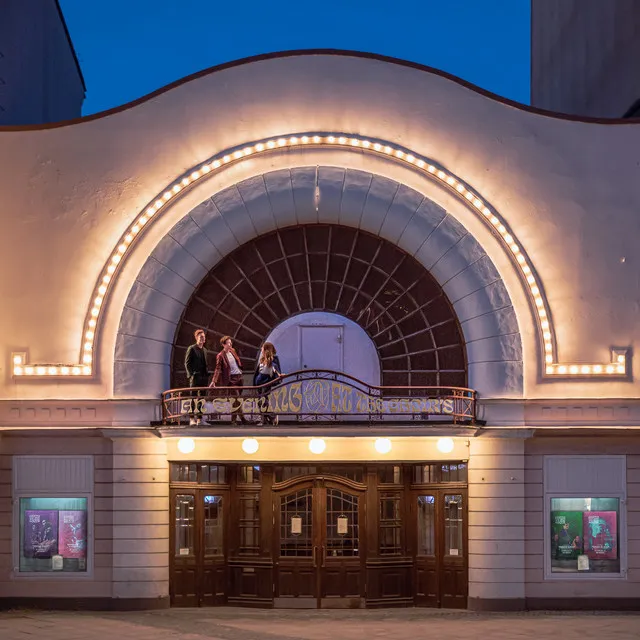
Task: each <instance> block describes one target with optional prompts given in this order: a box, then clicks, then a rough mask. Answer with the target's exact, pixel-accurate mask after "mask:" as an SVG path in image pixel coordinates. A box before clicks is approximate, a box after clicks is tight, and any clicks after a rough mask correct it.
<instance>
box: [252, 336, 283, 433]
mask: <svg viewBox="0 0 640 640" xmlns="http://www.w3.org/2000/svg"><path fill="white" fill-rule="evenodd" d="M281 377H282V370H281V369H280V360H279V358H278V356H277V355H276V348H275V347H274V346H273V344H272V343H271V342H265V343H264V344H263V345H262V349H261V350H260V358H258V364H257V366H256V370H255V373H254V374H253V386H254V387H262V385H267V383H269V382H271V384H269V385H268V386H265V387H263V388H262V389H260V391H259V392H258V394H259V396H260V401H259V406H260V413H261V414H262V418H261V421H262V420H263V421H264V422H265V423H266V424H274V425H275V424H278V416H277V415H276V414H274V413H269V411H268V409H269V391H271V389H272V387H273V386H274V383H275V381H276V380H278V379H280V378H281Z"/></svg>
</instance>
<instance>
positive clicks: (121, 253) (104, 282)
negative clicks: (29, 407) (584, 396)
mask: <svg viewBox="0 0 640 640" xmlns="http://www.w3.org/2000/svg"><path fill="white" fill-rule="evenodd" d="M304 145H308V146H314V145H328V146H336V147H347V148H357V149H364V150H368V151H373V152H376V153H380V154H382V155H386V156H390V157H393V158H395V159H397V160H399V161H401V162H404V163H406V164H408V165H411V166H413V167H417V168H418V169H420V170H421V171H423V172H424V173H426V174H429V175H430V176H431V177H432V178H434V179H436V180H438V181H439V182H441V183H442V184H443V185H446V186H447V187H449V188H450V189H452V190H453V191H454V192H455V193H456V194H457V195H458V196H459V197H460V198H461V199H463V200H464V201H466V202H467V204H468V205H469V206H470V207H471V209H472V210H475V211H476V212H478V213H479V214H480V215H481V216H482V217H483V219H485V220H486V222H487V223H488V224H489V225H490V226H491V227H492V228H493V229H494V230H495V231H496V232H497V233H498V235H499V236H500V238H501V239H502V241H503V242H504V244H505V245H506V246H507V247H508V249H509V251H510V252H511V255H512V257H513V259H514V260H515V262H516V264H517V265H518V267H519V269H520V272H521V275H522V277H523V279H524V281H525V282H526V283H527V286H528V290H529V293H530V295H531V297H532V299H533V303H534V305H535V309H536V314H537V318H538V325H539V328H540V332H541V335H542V339H543V343H544V357H545V372H546V373H547V374H548V375H553V376H558V375H561V376H563V375H564V376H566V375H571V376H574V375H589V376H594V375H595V376H602V375H604V376H608V375H620V374H624V373H625V372H626V366H625V364H626V363H625V361H624V359H623V360H622V361H620V360H618V361H616V362H614V363H613V364H611V365H609V364H605V365H600V364H585V365H561V364H554V363H555V351H554V337H553V331H552V326H551V322H550V319H549V313H548V309H547V305H546V301H545V299H544V297H543V296H542V293H541V291H542V289H541V286H540V284H539V283H538V281H537V279H536V276H535V274H534V272H533V270H532V268H531V265H530V264H529V261H528V260H527V257H526V256H525V254H524V253H523V251H522V249H521V248H520V246H519V245H518V243H517V242H516V240H515V239H514V237H513V235H512V234H511V232H510V230H509V229H508V228H507V226H506V225H505V222H504V220H502V219H501V218H500V217H499V216H498V215H496V213H495V212H494V211H492V210H491V209H490V208H489V207H487V205H486V204H485V203H484V202H483V200H482V199H481V198H480V197H479V196H478V194H476V193H475V192H474V191H472V190H470V189H468V188H467V186H466V185H465V184H464V183H462V182H461V181H460V180H458V179H457V178H456V177H455V176H453V175H451V174H450V173H447V172H446V171H443V170H442V169H441V168H439V167H437V166H435V165H434V164H431V163H430V162H428V161H427V160H425V159H423V158H420V157H419V156H416V155H414V154H412V153H407V152H406V151H405V150H403V149H400V148H398V147H394V146H391V145H389V144H386V143H381V142H377V141H372V140H368V139H366V138H362V137H359V136H344V135H319V134H307V135H300V136H289V137H280V138H273V139H270V140H264V141H262V142H258V143H256V144H251V145H248V146H245V147H244V148H242V149H237V150H235V151H228V152H224V153H222V154H220V155H218V156H216V157H215V158H214V159H212V160H210V161H208V162H206V163H205V164H203V165H200V166H199V167H197V168H194V170H193V171H191V172H190V173H189V175H186V176H184V177H183V178H181V179H179V180H177V181H176V182H175V183H173V184H172V185H170V186H169V187H168V188H167V189H166V190H164V191H163V192H162V193H160V194H158V196H157V197H156V199H155V201H154V202H153V204H151V205H150V206H149V207H147V208H146V209H145V210H144V211H143V212H142V213H141V214H140V215H138V216H137V217H136V219H135V220H134V222H133V223H132V224H131V225H130V226H129V228H128V229H127V231H126V232H125V233H124V234H123V236H122V237H121V238H120V241H119V242H118V245H117V247H116V248H115V250H114V251H113V252H112V254H111V257H110V259H109V261H108V263H107V265H106V266H105V267H104V269H103V272H102V274H101V276H100V280H99V282H98V284H97V286H96V288H95V290H94V292H93V294H92V298H93V300H92V305H91V308H90V310H89V313H88V315H87V318H86V320H85V327H84V334H83V344H82V356H81V360H82V362H81V363H80V364H74V365H55V364H54V365H32V366H26V365H25V362H24V358H22V359H21V360H20V361H17V359H18V358H20V357H21V356H15V357H14V363H13V364H14V366H13V374H14V375H15V376H22V375H31V376H32V375H37V376H89V375H91V374H92V372H93V347H94V344H95V337H96V326H97V323H98V319H99V317H100V313H101V310H102V307H103V305H104V301H105V296H106V294H107V292H108V290H109V288H110V285H111V283H112V281H113V279H114V277H115V274H116V271H117V270H118V267H119V265H120V263H121V262H122V260H123V258H124V257H125V255H126V254H127V252H128V251H129V248H130V247H131V245H132V243H133V242H134V241H135V239H136V237H137V236H138V235H139V234H140V233H141V231H142V230H143V229H144V227H145V226H146V225H147V224H148V223H149V221H150V220H152V219H153V217H154V216H155V215H156V214H157V213H158V212H159V211H160V210H162V209H163V208H164V207H166V206H167V205H168V204H169V203H170V202H171V201H172V200H174V199H175V198H176V197H177V196H178V195H179V194H180V192H181V191H183V190H184V189H185V188H187V187H189V186H191V185H192V184H193V183H195V182H198V181H199V180H201V179H202V178H204V177H206V176H207V175H209V174H210V173H211V172H212V171H215V170H217V169H219V168H221V167H224V166H225V165H228V164H229V163H232V162H235V161H238V160H241V159H242V158H246V157H248V156H253V155H256V154H260V153H264V152H268V151H272V150H274V149H282V148H285V147H298V146H304Z"/></svg>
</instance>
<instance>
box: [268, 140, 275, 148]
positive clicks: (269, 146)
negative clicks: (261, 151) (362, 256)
mask: <svg viewBox="0 0 640 640" xmlns="http://www.w3.org/2000/svg"><path fill="white" fill-rule="evenodd" d="M275 146H276V143H275V142H274V141H273V140H269V142H267V148H269V149H274V148H275Z"/></svg>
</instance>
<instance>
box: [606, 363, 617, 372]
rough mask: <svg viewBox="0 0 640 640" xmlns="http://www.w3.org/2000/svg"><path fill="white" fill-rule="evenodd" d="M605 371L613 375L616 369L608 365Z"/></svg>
mask: <svg viewBox="0 0 640 640" xmlns="http://www.w3.org/2000/svg"><path fill="white" fill-rule="evenodd" d="M605 371H606V372H607V373H613V372H614V371H615V368H614V366H613V365H612V364H608V365H607V366H606V367H605Z"/></svg>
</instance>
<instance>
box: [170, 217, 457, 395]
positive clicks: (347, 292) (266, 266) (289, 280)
mask: <svg viewBox="0 0 640 640" xmlns="http://www.w3.org/2000/svg"><path fill="white" fill-rule="evenodd" d="M306 311H329V312H334V313H338V314H340V315H343V316H345V317H346V318H348V319H350V320H352V321H353V322H355V323H356V324H358V325H360V327H362V328H363V329H364V330H365V332H366V333H367V334H368V335H369V337H370V338H371V340H372V341H373V343H374V344H375V346H376V348H377V351H378V355H379V358H380V363H381V373H382V384H383V385H384V386H408V385H411V386H453V387H466V386H467V367H466V358H465V346H464V338H463V335H462V330H461V329H460V324H459V322H458V320H457V318H456V314H455V312H454V310H453V307H452V306H451V303H450V302H449V299H448V298H447V296H446V294H445V293H444V292H443V291H442V287H441V286H440V285H439V284H438V283H437V282H436V280H435V279H434V278H433V276H432V275H431V274H430V273H429V272H428V271H427V270H426V269H425V268H424V267H423V266H422V265H421V264H420V263H419V262H418V261H417V260H416V259H415V258H413V257H412V256H410V255H409V254H407V253H406V252H405V251H403V250H402V249H400V248H399V247H397V246H396V245H394V244H393V243H391V242H389V241H388V240H385V239H384V238H381V237H380V236H374V235H373V234H371V233H369V232H367V231H363V230H362V229H357V228H355V227H346V226H344V225H330V224H312V225H298V226H295V227H286V228H284V229H276V230H274V231H272V232H270V233H267V234H263V235H260V236H258V237H257V238H255V239H254V240H251V241H249V242H247V243H245V244H243V245H242V246H241V247H239V248H238V249H236V250H235V251H233V252H232V253H231V254H229V255H228V256H226V257H225V258H224V259H223V260H221V261H220V262H219V263H218V264H217V265H216V266H215V267H214V268H213V269H212V270H211V271H210V272H209V274H208V275H207V276H206V278H204V280H202V282H201V283H200V284H199V285H198V287H197V289H196V290H195V292H194V293H193V295H192V296H191V298H190V300H189V302H188V303H187V305H186V307H185V312H184V314H183V316H182V318H181V319H180V323H179V325H178V328H177V331H176V338H175V342H174V349H173V357H172V367H171V387H173V388H179V387H184V386H188V382H187V376H186V372H185V371H184V356H185V353H186V350H187V347H188V346H189V345H190V344H192V343H193V333H194V331H195V329H197V328H200V327H203V328H205V330H206V331H207V332H208V334H209V336H210V337H213V338H215V339H217V338H219V337H220V336H221V335H230V336H232V337H233V339H234V342H235V344H236V346H237V347H238V350H239V351H240V354H241V356H242V357H243V359H244V360H245V362H246V361H247V360H250V361H253V358H254V356H255V354H256V353H257V351H258V349H259V347H260V344H261V343H262V342H263V341H264V340H265V339H266V337H267V336H268V334H269V333H270V332H271V330H272V329H273V328H274V327H276V326H277V325H278V324H280V323H281V322H282V321H283V320H285V319H287V318H289V317H290V316H292V315H294V314H299V313H303V312H306ZM213 348H214V349H217V348H218V345H217V344H215V341H214V345H213ZM247 364H248V363H247Z"/></svg>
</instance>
